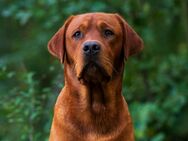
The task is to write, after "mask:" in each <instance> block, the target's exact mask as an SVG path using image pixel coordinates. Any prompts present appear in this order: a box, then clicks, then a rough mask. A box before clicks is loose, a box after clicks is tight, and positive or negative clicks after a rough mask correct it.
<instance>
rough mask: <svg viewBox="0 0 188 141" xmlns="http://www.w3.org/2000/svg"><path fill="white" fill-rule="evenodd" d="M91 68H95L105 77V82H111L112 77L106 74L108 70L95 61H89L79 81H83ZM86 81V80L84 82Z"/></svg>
mask: <svg viewBox="0 0 188 141" xmlns="http://www.w3.org/2000/svg"><path fill="white" fill-rule="evenodd" d="M91 66H95V67H96V68H97V69H98V70H99V72H100V73H101V74H102V75H103V78H104V81H107V82H108V81H110V79H111V77H110V75H109V74H108V73H107V72H106V70H105V69H104V68H103V67H102V66H101V65H100V64H98V63H96V62H94V61H89V62H88V63H87V64H86V65H85V66H84V68H83V70H82V72H81V73H80V75H79V77H78V80H83V79H84V74H85V73H86V71H87V69H88V68H89V67H91ZM83 81H84V80H83Z"/></svg>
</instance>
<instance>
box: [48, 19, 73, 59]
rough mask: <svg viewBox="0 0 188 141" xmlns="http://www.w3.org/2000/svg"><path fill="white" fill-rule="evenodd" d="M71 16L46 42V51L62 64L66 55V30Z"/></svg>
mask: <svg viewBox="0 0 188 141" xmlns="http://www.w3.org/2000/svg"><path fill="white" fill-rule="evenodd" d="M72 18H73V16H71V17H69V18H68V19H67V20H66V21H65V23H64V25H63V26H62V27H61V28H60V29H59V30H58V31H57V32H56V33H55V35H54V36H53V37H52V38H51V39H50V41H49V42H48V51H49V52H50V53H51V54H52V55H53V56H55V57H57V58H59V59H60V62H61V63H63V62H64V57H65V53H66V47H65V45H66V43H65V41H66V40H65V39H66V30H67V27H68V25H69V23H70V22H71V20H72Z"/></svg>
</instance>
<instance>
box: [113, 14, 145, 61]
mask: <svg viewBox="0 0 188 141" xmlns="http://www.w3.org/2000/svg"><path fill="white" fill-rule="evenodd" d="M116 16H117V18H118V20H119V22H120V24H121V26H122V32H123V49H124V57H125V59H126V60H127V59H128V57H129V56H131V55H134V54H136V53H138V52H140V51H141V50H142V49H143V47H144V44H143V41H142V39H141V38H140V37H139V35H138V34H137V33H136V32H135V31H134V30H133V29H132V27H131V26H130V25H128V23H127V22H126V21H125V20H124V19H123V18H122V17H121V16H119V15H118V14H116Z"/></svg>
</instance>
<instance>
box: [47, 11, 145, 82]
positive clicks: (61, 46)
mask: <svg viewBox="0 0 188 141" xmlns="http://www.w3.org/2000/svg"><path fill="white" fill-rule="evenodd" d="M142 48H143V42H142V39H141V38H140V37H139V36H138V35H137V33H136V32H135V31H134V30H133V29H132V28H131V27H130V26H129V25H128V24H127V22H126V21H125V20H124V19H123V18H122V17H120V16H119V15H118V14H105V13H89V14H82V15H77V16H71V17H70V18H69V19H68V20H67V21H66V22H65V24H64V25H63V27H61V28H60V29H59V31H58V32H57V33H56V34H55V35H54V36H53V37H52V39H51V40H50V41H49V43H48V49H49V52H50V53H51V54H52V55H54V56H56V57H57V58H59V59H60V61H61V62H62V63H63V62H66V63H67V64H69V65H71V66H72V68H73V69H74V70H75V73H76V77H77V78H78V79H79V80H80V81H82V82H86V83H87V82H94V83H95V82H102V81H109V80H110V79H111V78H112V77H113V74H114V73H118V71H119V69H120V68H122V67H123V64H124V59H128V57H129V56H131V55H133V54H136V53H138V52H139V51H140V50H141V49H142Z"/></svg>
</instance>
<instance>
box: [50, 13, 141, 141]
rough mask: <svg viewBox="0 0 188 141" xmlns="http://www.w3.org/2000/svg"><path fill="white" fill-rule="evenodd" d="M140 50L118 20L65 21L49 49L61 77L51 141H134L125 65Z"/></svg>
mask: <svg viewBox="0 0 188 141" xmlns="http://www.w3.org/2000/svg"><path fill="white" fill-rule="evenodd" d="M142 48H143V42H142V39H141V38H140V37H139V36H138V35H137V33H136V32H135V31H134V30H133V29H132V28H131V27H130V26H129V25H128V24H127V22H126V21H125V20H124V19H123V18H122V17H120V16H119V15H118V14H106V13H88V14H81V15H77V16H71V17H70V18H68V19H67V20H66V22H65V24H64V25H63V26H62V27H61V28H60V29H59V31H57V33H56V34H55V35H54V36H53V37H52V39H51V40H50V41H49V43H48V49H49V52H50V53H51V54H52V55H54V56H55V57H57V58H59V59H60V61H61V63H63V64H64V76H65V86H64V88H63V89H62V91H61V93H60V95H59V96H58V99H57V102H56V104H55V109H54V117H53V123H52V127H51V133H50V141H134V131H133V125H132V121H131V117H130V114H129V111H128V106H127V103H126V101H125V99H124V97H123V96H122V80H123V71H124V60H127V59H128V57H129V56H131V55H133V54H135V53H137V52H139V51H140V50H141V49H142Z"/></svg>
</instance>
